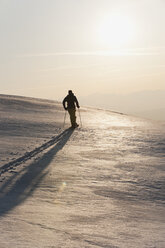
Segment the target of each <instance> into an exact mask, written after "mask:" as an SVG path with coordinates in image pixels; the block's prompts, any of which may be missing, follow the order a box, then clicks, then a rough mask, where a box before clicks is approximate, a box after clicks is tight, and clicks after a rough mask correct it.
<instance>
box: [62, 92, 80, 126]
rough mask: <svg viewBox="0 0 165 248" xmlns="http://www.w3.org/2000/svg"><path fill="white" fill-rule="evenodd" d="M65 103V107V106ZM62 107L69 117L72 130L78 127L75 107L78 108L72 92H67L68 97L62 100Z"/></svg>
mask: <svg viewBox="0 0 165 248" xmlns="http://www.w3.org/2000/svg"><path fill="white" fill-rule="evenodd" d="M66 103H67V106H66ZM63 106H64V109H65V110H68V112H69V115H70V122H71V125H72V127H73V128H76V127H78V124H77V123H76V107H77V108H80V106H79V103H78V101H77V98H76V96H75V95H74V94H73V92H72V90H69V91H68V95H67V96H66V97H65V98H64V100H63Z"/></svg>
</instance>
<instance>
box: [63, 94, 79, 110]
mask: <svg viewBox="0 0 165 248" xmlns="http://www.w3.org/2000/svg"><path fill="white" fill-rule="evenodd" d="M66 103H67V106H66ZM75 104H76V106H77V108H79V107H80V106H79V103H78V101H77V98H76V96H75V95H74V94H73V93H71V94H68V95H67V96H66V97H65V98H64V100H63V106H64V109H75V108H76V106H75Z"/></svg>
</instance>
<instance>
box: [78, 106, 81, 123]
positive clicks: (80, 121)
mask: <svg viewBox="0 0 165 248" xmlns="http://www.w3.org/2000/svg"><path fill="white" fill-rule="evenodd" d="M78 112H79V117H80V123H81V127H82V121H81V115H80V109H79V108H78Z"/></svg>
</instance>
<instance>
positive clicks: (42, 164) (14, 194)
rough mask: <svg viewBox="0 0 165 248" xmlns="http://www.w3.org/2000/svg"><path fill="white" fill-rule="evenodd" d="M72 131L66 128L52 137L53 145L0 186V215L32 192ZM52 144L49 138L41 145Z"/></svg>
mask: <svg viewBox="0 0 165 248" xmlns="http://www.w3.org/2000/svg"><path fill="white" fill-rule="evenodd" d="M72 133H73V130H72V129H66V130H65V131H64V132H62V133H61V134H60V135H58V136H57V137H58V139H55V138H54V143H55V145H54V146H53V148H51V149H50V150H49V151H48V152H47V153H46V154H44V155H43V156H42V157H41V158H39V159H38V161H35V162H32V163H31V164H30V165H29V166H28V167H26V168H23V169H22V170H21V171H20V172H19V173H18V174H17V173H16V174H14V175H12V176H11V177H10V178H9V179H8V180H7V181H6V182H5V183H4V184H3V185H2V186H1V187H0V216H3V215H5V214H6V213H7V212H8V211H10V210H11V209H13V208H14V207H16V206H17V205H19V204H20V203H22V202H23V201H25V200H26V198H28V197H29V196H30V195H31V194H32V193H33V191H34V190H35V189H36V187H37V185H38V184H39V183H40V182H41V181H42V179H43V178H44V177H45V176H46V175H47V173H48V172H47V171H44V170H45V169H46V168H47V167H48V166H49V164H50V163H51V161H52V159H53V158H54V156H55V155H56V154H57V153H58V151H59V150H61V149H62V148H63V147H64V146H65V144H66V143H67V141H68V140H69V138H70V136H71V135H72ZM52 145H53V141H52V139H51V141H49V142H47V143H45V145H43V146H44V149H46V148H48V147H49V146H52ZM40 148H41V147H40ZM42 148H43V147H42ZM42 150H43V149H41V150H40V152H41V151H42ZM37 153H39V152H37ZM26 160H27V159H26ZM22 162H24V160H22Z"/></svg>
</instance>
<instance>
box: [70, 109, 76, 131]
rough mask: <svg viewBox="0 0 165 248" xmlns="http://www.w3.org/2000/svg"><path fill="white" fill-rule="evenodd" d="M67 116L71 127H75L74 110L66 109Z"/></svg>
mask: <svg viewBox="0 0 165 248" xmlns="http://www.w3.org/2000/svg"><path fill="white" fill-rule="evenodd" d="M68 112H69V115H70V122H71V125H72V127H76V126H77V124H76V110H75V109H68Z"/></svg>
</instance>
